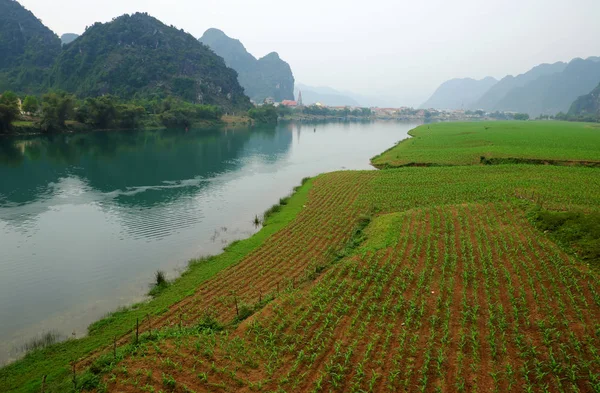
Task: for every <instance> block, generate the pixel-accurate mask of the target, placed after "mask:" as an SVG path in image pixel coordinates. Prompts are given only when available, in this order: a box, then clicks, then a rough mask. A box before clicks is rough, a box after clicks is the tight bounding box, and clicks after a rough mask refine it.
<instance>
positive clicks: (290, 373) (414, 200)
mask: <svg viewBox="0 0 600 393" xmlns="http://www.w3.org/2000/svg"><path fill="white" fill-rule="evenodd" d="M546 125H547V126H548V127H547V128H544V126H546ZM427 127H430V128H427ZM484 127H491V128H488V130H485V129H484ZM480 128H481V129H482V130H479V129H480ZM494 128H496V129H497V130H500V131H497V132H496V134H491V133H492V132H493V130H494ZM502 130H503V131H502ZM561 130H563V131H561ZM565 130H571V131H568V132H571V133H570V134H568V135H567V131H565ZM428 133H431V134H432V135H431V136H430V135H429V134H428ZM464 133H466V134H464ZM480 134H481V135H483V136H479V135H480ZM414 135H415V138H414V139H411V140H408V141H405V142H403V143H402V144H400V145H398V146H396V147H394V148H393V149H391V150H390V151H388V152H386V153H384V154H382V155H381V156H379V157H378V158H376V159H374V160H375V161H377V163H378V164H379V165H380V166H382V167H391V166H395V165H404V164H402V162H404V163H409V162H417V163H434V164H440V166H432V167H403V168H396V169H387V170H381V171H343V172H335V173H329V174H324V175H320V176H318V177H316V178H314V179H312V180H310V181H309V182H308V183H306V184H304V185H303V186H302V187H301V188H300V189H299V191H298V192H297V193H296V194H295V195H294V196H293V197H292V198H291V199H290V200H289V201H288V202H287V204H285V206H283V207H282V208H281V209H279V208H278V209H272V210H273V213H272V214H271V215H270V218H269V219H268V225H266V226H265V228H263V230H261V232H259V233H258V234H257V235H255V236H254V237H252V238H250V239H248V240H246V241H242V242H240V243H237V244H235V245H233V246H231V247H229V248H228V250H227V252H225V253H224V254H223V255H221V256H218V257H215V258H213V259H211V260H209V261H205V262H201V263H198V264H196V265H194V266H192V268H191V269H190V270H189V272H188V273H186V274H184V275H183V276H182V277H181V278H180V279H179V280H178V281H176V282H175V283H173V284H172V285H171V286H169V287H168V288H167V289H165V290H164V291H163V292H162V293H161V294H160V295H159V296H158V297H157V298H156V299H155V300H153V301H151V302H148V303H144V304H142V305H138V306H136V307H134V308H133V309H132V310H128V311H123V312H119V313H116V314H115V315H113V316H111V317H109V318H107V319H105V320H103V321H100V322H98V323H96V324H94V325H92V328H91V334H90V336H89V337H87V338H84V339H80V340H72V341H69V342H66V343H62V344H57V345H55V346H52V347H50V348H48V349H45V350H41V351H38V352H34V353H32V354H30V355H28V356H27V357H26V358H24V359H22V360H21V361H18V362H16V363H14V364H11V365H9V366H8V367H6V368H4V369H1V370H0V391H2V392H4V391H7V392H32V393H33V392H39V391H40V389H41V380H42V376H43V375H48V379H47V384H46V390H45V391H46V392H71V391H81V390H83V391H85V390H89V389H92V390H94V389H95V391H98V392H102V391H111V392H112V391H114V392H138V391H148V392H159V391H163V392H202V391H215V392H234V391H263V392H274V391H277V392H298V391H299V392H325V391H333V392H338V391H340V392H341V391H357V392H358V391H404V392H412V391H432V392H440V391H441V392H467V391H494V392H505V391H533V392H538V391H539V392H543V391H557V392H561V391H562V392H593V391H600V368H599V367H600V351H598V346H597V343H598V342H599V340H600V323H599V322H598V321H600V279H599V277H598V274H597V271H598V270H597V269H596V268H595V267H594V263H598V261H600V254H599V255H598V256H597V257H598V258H596V257H595V254H594V253H596V252H597V251H598V250H599V247H597V245H598V244H599V243H600V239H599V236H600V228H599V225H600V224H599V223H598V222H597V220H598V217H600V169H598V168H589V167H582V166H573V167H571V166H555V165H543V166H542V165H526V164H510V165H504V164H501V165H479V161H480V160H479V157H480V156H481V155H484V154H483V153H482V151H483V149H482V146H484V147H486V149H485V154H491V155H490V156H489V157H491V158H493V157H500V156H499V155H495V154H501V152H502V154H507V155H504V156H501V157H515V154H508V153H507V152H512V151H516V152H520V153H519V154H520V156H518V157H526V158H538V159H542V160H594V159H598V156H599V155H600V151H599V150H598V144H597V143H598V140H599V137H600V129H596V128H590V126H589V125H587V124H572V123H553V122H523V123H520V122H507V123H501V122H496V123H489V125H488V123H468V124H463V123H458V124H436V125H432V126H422V127H420V128H418V129H417V130H415V131H414ZM421 135H423V136H421ZM484 136H485V138H486V139H485V138H483V137H484ZM484 139H485V140H486V141H487V142H486V143H487V144H484V143H483V142H481V141H482V140H484ZM477 141H479V142H477ZM471 145H472V146H471ZM561 146H562V148H561ZM494 149H496V151H495V152H494V153H490V151H492V150H494ZM399 152H401V153H399ZM405 153H406V154H407V155H411V154H414V155H413V156H411V157H412V158H411V159H410V160H409V161H401V160H400V161H398V159H397V158H396V156H397V155H398V154H405ZM534 154H535V155H534ZM416 157H421V159H422V161H419V160H417V158H416ZM468 164H475V165H468ZM454 165H456V166H454ZM365 225H366V227H365ZM582 251H585V252H586V253H583V252H582ZM595 258H596V259H595ZM590 266H591V267H592V268H590ZM147 314H150V315H152V316H153V318H154V319H153V322H152V324H150V323H147V322H145V321H144V322H143V325H142V326H141V330H140V332H141V339H140V341H139V343H132V341H131V334H132V328H133V326H134V324H135V320H136V318H140V319H143V318H144V317H145V316H146V315H147ZM207 321H209V322H210V323H208V322H207ZM115 335H116V336H119V337H123V339H122V340H120V341H119V342H118V347H117V351H116V356H115V354H113V352H112V348H111V343H112V338H113V337H114V336H115ZM72 360H80V361H79V363H78V365H77V369H76V372H77V378H76V383H77V388H76V389H74V388H73V382H72V380H71V375H70V373H69V370H70V366H69V364H70V362H71V361H72Z"/></svg>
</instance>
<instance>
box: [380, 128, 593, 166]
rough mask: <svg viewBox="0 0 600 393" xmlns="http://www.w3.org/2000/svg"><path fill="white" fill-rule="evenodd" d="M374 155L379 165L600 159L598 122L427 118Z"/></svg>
mask: <svg viewBox="0 0 600 393" xmlns="http://www.w3.org/2000/svg"><path fill="white" fill-rule="evenodd" d="M411 135H413V136H414V138H412V139H409V140H406V141H404V142H403V143H400V144H398V145H396V146H394V147H393V148H391V149H389V150H388V151H386V152H384V153H382V154H381V155H379V156H377V157H374V158H373V164H374V165H375V166H377V167H385V166H387V167H398V166H405V165H415V164H422V165H423V164H437V165H473V164H479V163H480V160H481V157H486V158H487V159H507V158H516V159H533V160H556V161H593V162H600V136H599V135H600V125H598V124H593V123H573V122H555V121H552V122H549V121H532V122H522V121H506V122H471V123H435V124H426V125H423V126H420V127H418V128H416V129H415V130H413V131H411Z"/></svg>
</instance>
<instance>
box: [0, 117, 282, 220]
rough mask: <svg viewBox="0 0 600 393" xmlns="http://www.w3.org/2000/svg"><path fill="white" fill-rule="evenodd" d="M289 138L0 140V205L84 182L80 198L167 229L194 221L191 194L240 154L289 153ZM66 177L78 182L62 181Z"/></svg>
mask: <svg viewBox="0 0 600 393" xmlns="http://www.w3.org/2000/svg"><path fill="white" fill-rule="evenodd" d="M292 139H293V136H292V134H291V133H290V132H289V131H287V130H286V129H283V128H282V129H275V128H267V129H264V128H256V129H252V130H249V129H243V130H236V131H221V130H191V131H189V132H184V131H173V130H169V131H165V130H162V131H132V132H112V133H111V132H96V133H89V134H77V135H57V136H53V137H35V138H18V139H5V140H0V178H1V179H2V182H0V207H1V206H3V205H5V206H14V205H15V204H18V205H25V204H33V203H34V202H39V201H42V200H44V199H47V198H52V197H53V196H56V194H57V192H58V191H57V190H56V189H57V188H61V187H62V192H64V188H65V187H68V186H70V185H71V184H77V185H78V187H81V184H82V182H83V184H84V185H85V186H84V188H85V191H87V192H86V194H90V191H91V194H93V197H90V196H89V195H88V197H86V198H85V199H86V200H87V201H86V202H89V200H90V198H91V199H92V200H94V201H96V202H97V203H98V204H99V205H100V206H101V207H102V208H103V209H109V210H119V212H118V213H119V216H121V217H122V218H123V219H124V221H125V222H126V223H128V225H127V226H128V227H135V228H141V225H142V224H140V222H139V221H140V220H141V221H144V224H143V225H147V226H156V227H157V228H158V227H161V228H162V230H163V231H168V230H169V227H170V226H171V225H169V223H168V222H171V223H173V225H174V223H175V222H177V225H178V226H179V227H181V226H187V225H186V223H187V224H188V225H191V224H193V222H195V221H197V220H198V219H200V216H199V215H197V214H196V215H193V214H187V215H186V213H185V212H186V209H187V207H188V206H189V208H190V209H191V208H193V205H194V204H195V203H196V202H194V199H193V197H194V196H195V195H197V194H198V193H199V192H200V191H201V190H202V189H203V188H205V187H208V185H209V184H211V182H212V181H213V180H214V179H215V178H217V177H219V176H220V175H223V174H225V173H230V172H234V171H236V170H238V169H240V168H241V167H242V166H243V165H244V163H245V161H244V158H245V157H249V156H252V157H259V159H260V160H261V161H264V162H267V163H269V164H271V163H275V162H277V160H278V159H280V158H281V155H282V154H285V153H287V152H288V151H289V149H290V146H291V143H292ZM73 177H75V178H77V179H79V180H80V181H79V182H66V183H65V182H64V181H63V180H64V179H67V178H73ZM65 184H66V185H65ZM175 204H177V206H175ZM46 208H47V207H46V206H44V207H42V206H39V209H33V211H31V212H30V213H33V214H34V215H37V214H39V213H41V212H42V211H44V210H45V209H46ZM9 210H10V209H9ZM36 210H37V211H36ZM39 210H41V211H39ZM20 216H21V215H17V216H16V217H15V215H11V217H10V218H9V220H10V221H13V220H15V219H16V220H17V221H19V217H20ZM192 216H194V217H192ZM0 218H1V217H0ZM7 218H8V217H6V216H5V217H4V219H7ZM28 218H29V219H31V214H29V217H28ZM23 219H26V218H25V217H23ZM190 220H192V221H191V222H189V223H188V222H187V221H190ZM13 223H15V222H13ZM15 224H17V225H18V223H15Z"/></svg>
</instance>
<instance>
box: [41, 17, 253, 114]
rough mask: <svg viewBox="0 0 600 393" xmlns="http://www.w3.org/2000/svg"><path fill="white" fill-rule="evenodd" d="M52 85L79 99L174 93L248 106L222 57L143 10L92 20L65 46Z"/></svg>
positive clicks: (201, 100) (208, 102)
mask: <svg viewBox="0 0 600 393" xmlns="http://www.w3.org/2000/svg"><path fill="white" fill-rule="evenodd" d="M107 70H109V71H107ZM50 85H51V86H52V87H54V88H59V89H62V90H65V91H69V92H73V93H75V94H77V95H78V96H83V97H87V96H99V95H104V94H113V95H115V96H118V97H120V98H123V99H132V98H151V99H154V98H159V99H160V98H166V97H167V96H175V97H180V98H181V99H183V100H185V101H187V102H192V103H196V104H205V105H218V106H220V107H223V108H231V109H248V108H249V107H250V103H249V101H248V98H247V97H246V96H245V95H244V92H243V89H242V87H241V86H240V85H239V83H238V81H237V74H236V73H235V71H233V70H232V69H230V68H227V67H226V66H225V63H224V61H223V59H221V58H220V57H218V56H217V55H215V54H214V52H212V51H211V50H209V49H208V48H206V47H205V46H204V45H202V44H200V43H199V42H198V41H197V40H196V39H195V38H194V37H192V36H191V35H189V34H187V33H184V32H183V31H180V30H178V29H176V28H174V27H169V26H166V25H164V24H163V23H161V22H160V21H158V20H157V19H155V18H152V17H151V16H149V15H147V14H141V13H137V14H133V15H123V16H121V17H118V18H116V19H114V20H113V21H111V22H108V23H95V24H94V25H93V26H91V27H89V28H88V29H87V30H86V31H85V33H84V34H83V35H82V36H81V37H79V38H78V39H77V40H75V41H73V42H72V43H70V44H68V45H66V46H65V47H64V50H63V51H62V53H61V55H60V56H59V57H58V59H57V61H56V64H55V66H54V70H53V74H52V82H51V84H50Z"/></svg>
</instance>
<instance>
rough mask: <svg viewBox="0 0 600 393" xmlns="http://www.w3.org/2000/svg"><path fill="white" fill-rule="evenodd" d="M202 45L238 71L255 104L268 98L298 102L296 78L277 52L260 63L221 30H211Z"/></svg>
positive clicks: (246, 90) (270, 54)
mask: <svg viewBox="0 0 600 393" xmlns="http://www.w3.org/2000/svg"><path fill="white" fill-rule="evenodd" d="M200 42H202V43H203V44H205V45H207V46H208V47H210V48H211V49H212V50H213V51H215V53H216V54H217V55H219V56H221V57H222V58H223V59H225V63H226V64H227V66H229V67H231V68H233V69H234V70H236V71H237V73H238V77H239V81H240V84H241V85H242V86H243V87H244V90H245V92H246V94H247V95H248V96H249V97H250V98H251V99H252V100H253V101H255V102H257V103H262V102H263V101H264V100H265V99H266V98H271V99H273V100H274V101H276V102H281V101H283V100H293V99H294V75H293V74H292V69H291V68H290V65H289V64H288V63H286V62H285V61H283V60H282V59H281V58H280V57H279V55H278V54H277V52H271V53H269V54H268V55H266V56H264V57H262V58H260V59H256V58H255V57H254V56H252V55H251V54H250V53H248V51H247V50H246V48H245V47H244V45H243V44H242V43H241V42H240V41H239V40H236V39H234V38H230V37H228V36H227V35H226V34H225V33H224V32H222V31H221V30H218V29H208V30H207V31H206V32H205V33H204V35H203V36H202V37H201V38H200Z"/></svg>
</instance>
